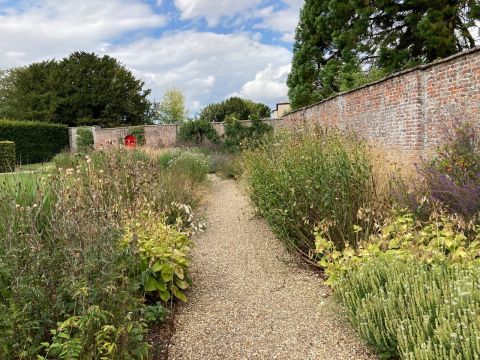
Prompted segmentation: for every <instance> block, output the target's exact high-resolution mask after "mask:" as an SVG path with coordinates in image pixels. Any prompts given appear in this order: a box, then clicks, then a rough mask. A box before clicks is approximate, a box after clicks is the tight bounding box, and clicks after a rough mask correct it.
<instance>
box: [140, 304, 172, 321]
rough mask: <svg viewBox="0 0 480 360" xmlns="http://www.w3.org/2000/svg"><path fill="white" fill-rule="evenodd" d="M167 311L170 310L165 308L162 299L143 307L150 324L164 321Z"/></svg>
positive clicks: (143, 312) (144, 316) (143, 313)
mask: <svg viewBox="0 0 480 360" xmlns="http://www.w3.org/2000/svg"><path fill="white" fill-rule="evenodd" d="M167 313H168V310H167V309H165V307H164V306H163V304H162V303H161V302H160V301H157V302H156V303H155V304H154V305H147V306H145V307H144V308H143V309H142V315H143V318H144V319H145V321H147V322H148V323H150V324H156V323H159V322H162V321H163V320H164V319H165V316H166V314H167Z"/></svg>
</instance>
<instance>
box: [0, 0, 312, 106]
mask: <svg viewBox="0 0 480 360" xmlns="http://www.w3.org/2000/svg"><path fill="white" fill-rule="evenodd" d="M302 4H303V0H0V68H2V69H6V68H10V67H16V66H22V65H27V64H30V63H32V62H36V61H42V60H46V59H53V58H56V59H61V58H63V57H65V56H68V55H69V54H70V53H72V52H73V51H88V52H95V53H97V54H99V55H103V54H107V55H110V56H113V57H115V58H117V59H118V60H120V62H122V63H123V64H124V65H125V66H126V67H128V68H129V69H130V70H131V71H132V72H133V74H134V75H135V76H136V77H139V78H141V79H142V80H143V81H145V85H146V87H147V88H150V89H152V95H151V97H152V100H153V99H155V100H160V99H161V98H162V96H163V94H164V92H165V90H167V89H169V88H174V87H175V88H179V89H181V90H183V92H184V94H185V97H186V105H187V108H188V110H189V112H190V113H192V114H193V113H195V112H198V111H200V110H201V108H202V107H204V106H206V105H208V104H209V103H212V102H218V101H221V100H223V99H225V98H228V97H229V96H233V95H236V96H241V97H245V98H248V99H252V100H254V101H259V102H263V103H265V104H267V105H269V106H270V107H271V108H273V107H274V106H275V104H276V103H277V102H282V101H285V100H287V91H288V89H287V85H286V78H287V75H288V73H289V71H290V66H291V65H290V64H291V59H292V45H293V39H294V32H295V27H296V25H297V22H298V18H299V13H300V8H301V7H302Z"/></svg>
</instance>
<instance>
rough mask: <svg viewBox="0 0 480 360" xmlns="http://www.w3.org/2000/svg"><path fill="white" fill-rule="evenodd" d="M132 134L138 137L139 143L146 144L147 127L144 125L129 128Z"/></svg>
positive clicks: (139, 144) (140, 144)
mask: <svg viewBox="0 0 480 360" xmlns="http://www.w3.org/2000/svg"><path fill="white" fill-rule="evenodd" d="M129 133H130V135H133V136H135V138H136V139H137V145H138V146H143V145H145V129H144V128H143V127H134V128H130V129H129Z"/></svg>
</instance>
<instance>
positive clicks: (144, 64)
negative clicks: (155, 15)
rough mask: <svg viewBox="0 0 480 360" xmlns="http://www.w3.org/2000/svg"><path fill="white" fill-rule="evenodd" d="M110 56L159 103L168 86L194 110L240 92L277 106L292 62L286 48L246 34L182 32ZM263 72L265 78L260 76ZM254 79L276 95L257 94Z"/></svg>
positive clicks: (112, 51) (129, 46) (144, 41)
mask: <svg viewBox="0 0 480 360" xmlns="http://www.w3.org/2000/svg"><path fill="white" fill-rule="evenodd" d="M109 53H110V54H111V55H112V56H115V57H116V58H118V59H120V60H121V61H122V62H123V63H125V64H127V65H128V66H129V67H131V68H133V69H135V74H136V75H138V76H141V77H142V78H143V79H144V80H145V82H146V84H147V86H148V87H150V88H152V95H153V97H155V98H156V99H159V98H161V96H162V94H163V92H164V91H165V89H167V88H170V87H178V88H180V89H182V90H183V91H184V92H185V94H186V97H187V102H188V103H189V104H190V105H189V106H191V107H194V108H195V109H193V108H191V110H197V109H198V108H199V107H200V106H204V105H207V104H208V103H209V102H211V101H218V100H220V99H223V98H224V97H226V96H227V95H229V94H232V93H235V92H239V91H240V92H241V93H242V96H245V97H249V98H251V99H253V100H257V101H260V100H264V101H268V102H267V104H269V105H273V104H274V102H275V101H276V100H277V99H279V98H282V99H283V97H284V95H285V85H283V87H282V86H277V84H275V82H278V83H280V82H281V81H284V80H285V78H286V75H285V74H284V73H285V71H286V67H288V66H289V64H290V61H291V53H290V51H288V50H287V49H285V48H283V47H280V46H272V45H265V44H262V43H260V42H259V41H257V40H255V39H254V38H252V37H251V36H250V35H248V34H245V33H240V34H228V35H224V34H216V33H213V32H196V31H184V32H178V33H172V34H169V35H165V36H163V37H161V38H158V39H155V38H149V39H142V40H139V41H136V42H134V43H131V44H127V45H121V46H117V47H111V48H110V49H109ZM269 63H270V65H269V66H268V67H267V68H266V69H265V64H269ZM262 70H264V71H265V74H264V75H258V74H259V73H261V72H262ZM257 77H258V79H257ZM266 77H270V79H271V81H270V82H268V81H267V79H266ZM251 79H255V80H253V81H254V82H255V84H258V83H259V82H264V87H265V88H266V87H269V89H270V90H272V89H273V91H274V93H272V96H265V94H261V92H260V91H254V88H255V87H256V86H259V85H253V84H252V85H249V81H250V80H251ZM247 84H248V85H247ZM243 87H244V88H245V90H243ZM240 89H242V91H241V90H240ZM270 90H269V91H270ZM273 94H276V95H273ZM277 95H279V96H277Z"/></svg>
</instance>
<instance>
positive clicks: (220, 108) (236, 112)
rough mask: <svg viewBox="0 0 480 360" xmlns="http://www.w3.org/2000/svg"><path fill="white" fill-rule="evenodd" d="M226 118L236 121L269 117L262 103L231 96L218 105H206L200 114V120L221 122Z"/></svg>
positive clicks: (268, 112) (266, 108) (268, 109)
mask: <svg viewBox="0 0 480 360" xmlns="http://www.w3.org/2000/svg"><path fill="white" fill-rule="evenodd" d="M227 116H233V117H235V118H236V119H238V120H248V119H251V118H268V117H270V108H269V107H268V106H267V105H265V104H262V103H257V102H254V101H251V100H247V99H242V98H240V97H236V96H233V97H231V98H228V99H227V100H224V101H221V102H219V103H213V104H210V105H207V106H206V107H205V108H203V110H202V111H201V112H200V119H204V120H208V121H212V122H222V121H225V118H226V117H227Z"/></svg>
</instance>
